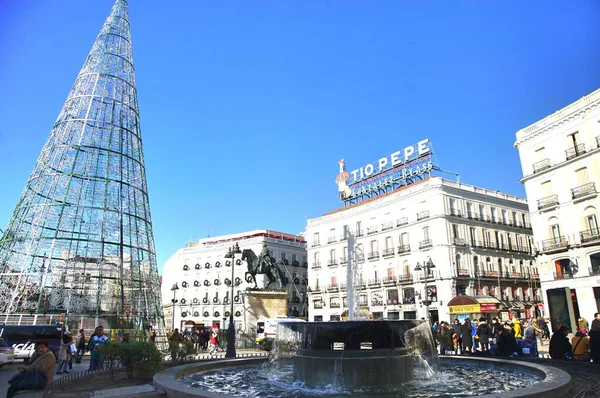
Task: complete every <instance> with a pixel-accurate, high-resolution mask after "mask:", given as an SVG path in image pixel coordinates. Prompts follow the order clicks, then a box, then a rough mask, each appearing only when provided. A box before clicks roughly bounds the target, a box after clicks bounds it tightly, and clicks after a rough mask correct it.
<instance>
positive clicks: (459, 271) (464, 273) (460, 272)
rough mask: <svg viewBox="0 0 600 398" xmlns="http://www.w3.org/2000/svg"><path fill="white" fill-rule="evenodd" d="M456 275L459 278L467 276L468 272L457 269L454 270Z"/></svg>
mask: <svg viewBox="0 0 600 398" xmlns="http://www.w3.org/2000/svg"><path fill="white" fill-rule="evenodd" d="M456 273H457V275H460V276H469V270H468V269H463V268H458V269H457V270H456Z"/></svg>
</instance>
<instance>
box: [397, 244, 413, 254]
mask: <svg viewBox="0 0 600 398" xmlns="http://www.w3.org/2000/svg"><path fill="white" fill-rule="evenodd" d="M405 253H410V245H400V246H398V254H405Z"/></svg>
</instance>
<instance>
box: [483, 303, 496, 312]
mask: <svg viewBox="0 0 600 398" xmlns="http://www.w3.org/2000/svg"><path fill="white" fill-rule="evenodd" d="M484 311H498V305H497V304H481V312H484Z"/></svg>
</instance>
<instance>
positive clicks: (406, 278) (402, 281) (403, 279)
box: [398, 275, 413, 283]
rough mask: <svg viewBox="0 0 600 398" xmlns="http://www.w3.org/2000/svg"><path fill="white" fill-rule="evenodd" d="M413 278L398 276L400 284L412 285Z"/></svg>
mask: <svg viewBox="0 0 600 398" xmlns="http://www.w3.org/2000/svg"><path fill="white" fill-rule="evenodd" d="M412 282H413V276H412V275H398V283H412Z"/></svg>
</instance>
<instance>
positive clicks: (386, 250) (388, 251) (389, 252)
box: [382, 248, 396, 257]
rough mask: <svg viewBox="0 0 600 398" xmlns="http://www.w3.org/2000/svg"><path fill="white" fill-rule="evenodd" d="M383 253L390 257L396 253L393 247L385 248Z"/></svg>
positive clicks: (384, 255)
mask: <svg viewBox="0 0 600 398" xmlns="http://www.w3.org/2000/svg"><path fill="white" fill-rule="evenodd" d="M382 254H383V257H390V256H393V255H394V254H396V253H394V248H391V249H383V252H382Z"/></svg>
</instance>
